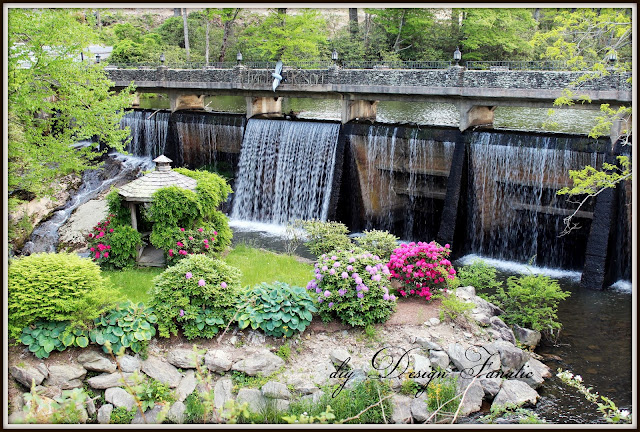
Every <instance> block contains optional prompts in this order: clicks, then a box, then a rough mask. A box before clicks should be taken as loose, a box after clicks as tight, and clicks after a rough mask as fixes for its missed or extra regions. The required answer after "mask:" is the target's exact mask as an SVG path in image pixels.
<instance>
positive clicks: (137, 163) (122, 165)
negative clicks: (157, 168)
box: [22, 153, 154, 255]
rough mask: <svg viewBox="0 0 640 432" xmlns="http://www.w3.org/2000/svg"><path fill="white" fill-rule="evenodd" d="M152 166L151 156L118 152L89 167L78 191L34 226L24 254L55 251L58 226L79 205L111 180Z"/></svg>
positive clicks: (110, 182)
mask: <svg viewBox="0 0 640 432" xmlns="http://www.w3.org/2000/svg"><path fill="white" fill-rule="evenodd" d="M153 166H154V164H153V162H151V158H150V157H138V156H125V155H122V154H120V153H115V154H111V155H109V159H108V160H107V161H105V164H104V166H103V167H101V168H98V169H95V170H86V171H85V172H84V173H83V175H82V184H81V185H80V188H79V189H78V191H77V192H76V193H75V194H73V195H72V196H71V198H69V200H68V201H67V202H66V203H65V205H64V207H63V208H62V209H60V210H57V211H55V212H54V213H53V215H52V216H51V217H50V218H49V219H47V220H46V221H44V222H42V223H41V224H39V225H38V226H37V227H36V228H35V229H34V230H33V232H32V234H31V237H30V239H29V241H28V242H27V243H25V245H24V247H23V249H22V254H23V255H29V254H33V253H37V252H55V251H56V246H57V244H58V238H59V234H58V230H59V228H60V227H61V226H62V225H63V224H64V223H65V222H66V221H67V220H68V219H69V217H70V216H71V213H73V211H74V210H75V209H76V208H78V207H79V206H81V205H82V204H84V203H86V202H87V201H89V200H91V199H93V198H95V197H96V196H97V195H98V194H99V193H101V192H102V191H104V190H106V189H107V188H108V187H109V186H111V185H112V184H114V183H117V182H119V181H121V180H123V179H125V178H127V177H133V176H135V175H136V174H137V173H138V172H139V171H141V170H148V169H151V168H153Z"/></svg>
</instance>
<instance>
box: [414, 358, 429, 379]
mask: <svg viewBox="0 0 640 432" xmlns="http://www.w3.org/2000/svg"><path fill="white" fill-rule="evenodd" d="M413 372H414V374H416V375H419V377H416V378H414V380H415V382H417V383H418V384H421V385H425V384H427V383H428V382H429V378H428V377H427V375H428V374H429V372H431V362H430V361H429V359H428V358H426V357H425V356H422V355H420V354H413Z"/></svg>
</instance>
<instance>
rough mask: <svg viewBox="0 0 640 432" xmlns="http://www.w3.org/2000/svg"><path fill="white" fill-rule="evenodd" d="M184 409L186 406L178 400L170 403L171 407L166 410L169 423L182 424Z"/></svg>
mask: <svg viewBox="0 0 640 432" xmlns="http://www.w3.org/2000/svg"><path fill="white" fill-rule="evenodd" d="M186 409H187V407H186V406H185V405H184V404H183V403H182V402H180V401H178V402H176V403H174V404H173V405H171V408H169V412H167V420H169V421H170V422H171V423H175V424H183V423H184V417H185V415H184V412H185V411H186Z"/></svg>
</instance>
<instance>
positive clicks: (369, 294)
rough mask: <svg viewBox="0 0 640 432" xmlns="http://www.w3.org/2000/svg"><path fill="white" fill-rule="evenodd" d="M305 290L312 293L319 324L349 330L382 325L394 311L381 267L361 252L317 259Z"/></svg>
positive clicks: (386, 275) (374, 258)
mask: <svg viewBox="0 0 640 432" xmlns="http://www.w3.org/2000/svg"><path fill="white" fill-rule="evenodd" d="M315 274H316V275H315V277H314V278H313V279H312V280H311V281H310V282H309V283H308V284H307V290H309V291H310V292H315V294H316V295H315V300H316V301H317V304H318V311H319V313H320V317H321V318H322V320H323V321H330V320H331V319H332V318H334V317H337V318H338V319H339V320H340V321H342V322H343V323H346V324H349V325H351V326H366V325H369V324H373V323H378V322H384V321H386V320H387V319H388V318H389V316H391V314H392V313H393V311H394V310H395V307H396V297H395V296H394V295H393V294H391V293H390V292H389V287H390V285H389V276H390V272H389V269H388V268H387V266H386V265H385V263H384V262H383V261H382V260H381V259H380V258H379V257H378V256H375V255H373V254H371V253H369V252H367V251H365V250H364V249H360V248H354V249H352V250H344V251H341V250H334V251H333V252H329V253H328V254H324V255H322V256H321V257H320V259H319V260H318V262H317V263H316V265H315Z"/></svg>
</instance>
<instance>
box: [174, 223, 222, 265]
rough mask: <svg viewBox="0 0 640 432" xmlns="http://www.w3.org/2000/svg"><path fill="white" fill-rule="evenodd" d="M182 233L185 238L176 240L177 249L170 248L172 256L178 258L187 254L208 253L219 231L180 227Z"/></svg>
mask: <svg viewBox="0 0 640 432" xmlns="http://www.w3.org/2000/svg"><path fill="white" fill-rule="evenodd" d="M180 234H182V235H183V238H181V239H180V240H179V241H177V242H176V246H177V247H176V249H169V250H168V254H169V257H170V258H173V259H177V258H182V257H185V256H187V255H193V254H199V253H207V251H208V250H209V248H210V247H211V244H212V243H213V242H215V241H216V236H217V235H218V232H217V231H213V232H211V231H209V232H206V231H205V229H204V228H198V229H197V230H185V229H184V228H180Z"/></svg>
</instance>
